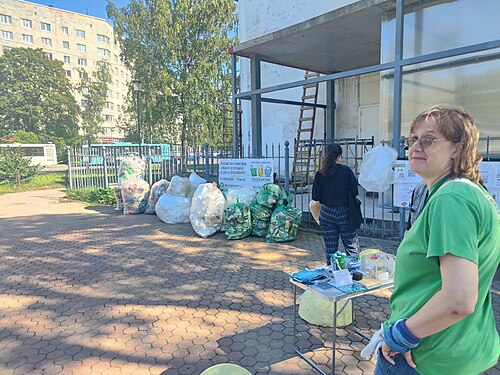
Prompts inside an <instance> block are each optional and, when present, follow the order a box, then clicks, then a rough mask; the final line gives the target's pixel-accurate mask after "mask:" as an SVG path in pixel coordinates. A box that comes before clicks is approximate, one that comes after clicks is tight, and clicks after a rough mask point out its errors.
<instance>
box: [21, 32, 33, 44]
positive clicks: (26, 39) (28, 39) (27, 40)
mask: <svg viewBox="0 0 500 375" xmlns="http://www.w3.org/2000/svg"><path fill="white" fill-rule="evenodd" d="M23 42H24V43H28V44H33V35H28V34H23Z"/></svg>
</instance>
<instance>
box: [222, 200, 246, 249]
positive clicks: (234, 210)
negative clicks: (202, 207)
mask: <svg viewBox="0 0 500 375" xmlns="http://www.w3.org/2000/svg"><path fill="white" fill-rule="evenodd" d="M223 225H224V230H225V235H226V238H227V239H228V240H238V239H240V238H245V237H247V236H249V235H250V234H251V233H252V217H251V214H250V208H249V207H248V206H246V205H245V204H243V203H231V204H228V205H227V206H226V208H225V209H224V224H223Z"/></svg>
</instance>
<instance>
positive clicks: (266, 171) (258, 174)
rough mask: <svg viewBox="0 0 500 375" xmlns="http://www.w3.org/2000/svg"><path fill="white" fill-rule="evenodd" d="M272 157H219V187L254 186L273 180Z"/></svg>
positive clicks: (257, 186)
mask: <svg viewBox="0 0 500 375" xmlns="http://www.w3.org/2000/svg"><path fill="white" fill-rule="evenodd" d="M273 176H274V168H273V159H220V162H219V185H220V188H221V189H228V188H234V187H238V186H253V187H256V188H259V187H261V186H262V185H265V184H268V183H272V182H274V179H273Z"/></svg>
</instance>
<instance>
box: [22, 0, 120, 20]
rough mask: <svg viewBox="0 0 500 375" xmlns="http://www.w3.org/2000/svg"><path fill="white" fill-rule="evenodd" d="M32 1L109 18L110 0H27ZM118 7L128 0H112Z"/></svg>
mask: <svg viewBox="0 0 500 375" xmlns="http://www.w3.org/2000/svg"><path fill="white" fill-rule="evenodd" d="M27 1H29V2H31V3H36V4H42V5H52V6H54V8H59V9H65V10H70V11H72V12H76V13H82V14H88V15H89V16H94V17H99V18H104V19H108V17H107V14H106V5H107V4H108V0H27ZM112 2H113V3H114V4H115V5H116V6H117V7H118V8H122V7H124V6H126V5H127V4H128V0H112Z"/></svg>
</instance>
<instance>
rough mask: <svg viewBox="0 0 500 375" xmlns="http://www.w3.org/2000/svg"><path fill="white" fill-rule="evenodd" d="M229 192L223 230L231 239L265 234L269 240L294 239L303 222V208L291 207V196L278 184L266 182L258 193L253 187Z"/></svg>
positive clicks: (283, 240) (282, 240) (263, 235)
mask: <svg viewBox="0 0 500 375" xmlns="http://www.w3.org/2000/svg"><path fill="white" fill-rule="evenodd" d="M241 189H244V188H241ZM245 189H247V190H246V191H244V190H239V191H236V192H234V191H232V189H229V191H228V192H227V193H226V197H231V198H232V197H233V196H235V197H236V198H235V199H234V202H233V201H231V202H230V201H229V200H228V203H227V205H226V209H225V211H224V230H225V234H226V237H227V238H228V239H230V240H231V239H240V238H244V237H247V236H249V235H253V236H257V237H265V238H266V241H267V242H285V241H292V240H294V239H295V237H296V236H297V232H298V229H299V226H300V223H301V221H302V211H301V210H299V209H296V208H294V207H292V206H290V203H292V196H291V195H290V193H289V192H287V191H285V190H284V189H283V188H282V187H280V186H279V185H276V184H266V185H264V186H262V187H261V188H260V190H259V191H258V192H257V193H256V192H255V191H254V190H253V189H251V188H245Z"/></svg>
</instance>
